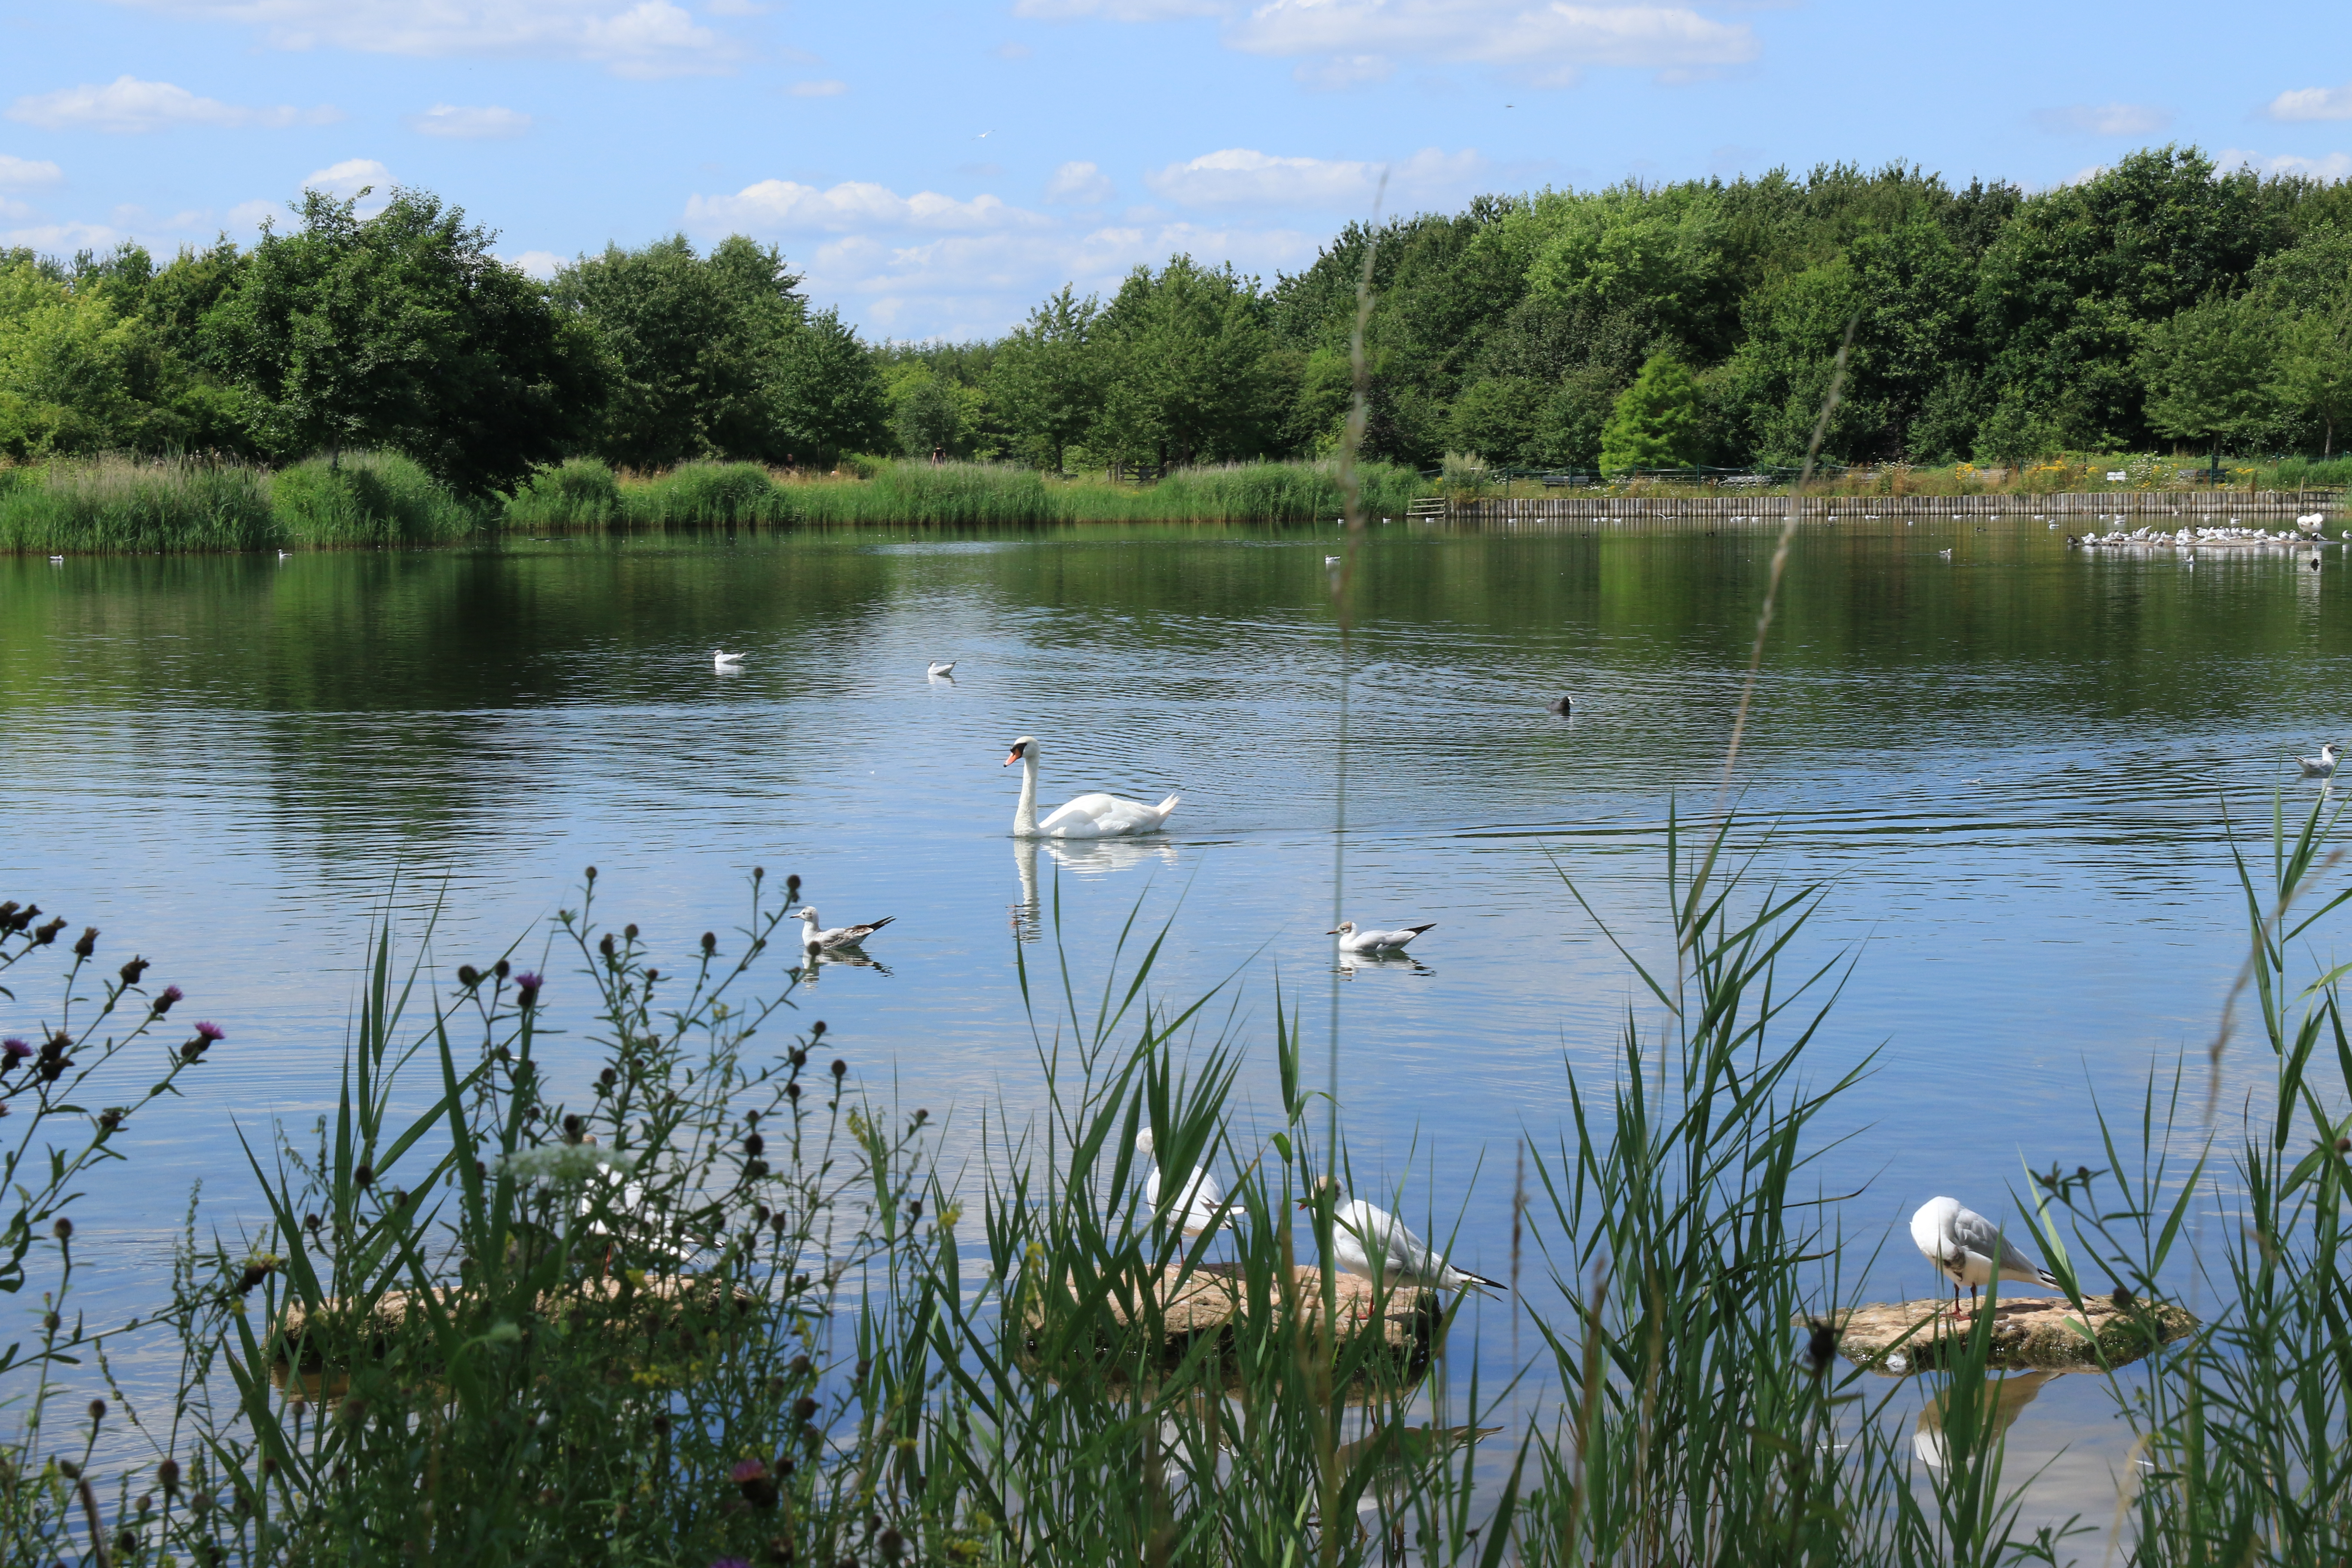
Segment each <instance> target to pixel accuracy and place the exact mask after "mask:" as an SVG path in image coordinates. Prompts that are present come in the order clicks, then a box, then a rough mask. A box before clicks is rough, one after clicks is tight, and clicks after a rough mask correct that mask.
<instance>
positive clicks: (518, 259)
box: [504, 250, 566, 283]
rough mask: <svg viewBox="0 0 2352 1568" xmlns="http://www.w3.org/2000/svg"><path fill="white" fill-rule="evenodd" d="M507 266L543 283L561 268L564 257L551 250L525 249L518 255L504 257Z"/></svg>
mask: <svg viewBox="0 0 2352 1568" xmlns="http://www.w3.org/2000/svg"><path fill="white" fill-rule="evenodd" d="M504 259H505V261H506V264H507V265H508V266H509V267H511V268H514V269H515V270H516V271H517V272H520V273H521V274H522V275H523V276H524V277H526V278H536V279H539V280H540V281H541V282H542V283H544V282H546V281H547V280H548V279H551V278H552V277H554V276H555V275H556V274H557V273H558V272H560V271H562V269H563V267H564V265H565V263H566V258H563V257H561V256H558V255H556V254H555V252H553V251H551V250H526V251H524V252H523V253H522V254H521V255H520V256H509V257H507V258H504Z"/></svg>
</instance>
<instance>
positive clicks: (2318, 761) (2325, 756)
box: [2295, 741, 2340, 779]
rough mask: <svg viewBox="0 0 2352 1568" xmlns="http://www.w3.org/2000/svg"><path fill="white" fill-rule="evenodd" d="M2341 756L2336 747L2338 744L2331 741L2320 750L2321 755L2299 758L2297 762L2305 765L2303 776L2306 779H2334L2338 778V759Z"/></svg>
mask: <svg viewBox="0 0 2352 1568" xmlns="http://www.w3.org/2000/svg"><path fill="white" fill-rule="evenodd" d="M2339 754H2340V753H2339V752H2337V750H2336V742H2333V741H2330V742H2327V743H2326V745H2324V746H2322V747H2320V748H2319V755H2317V756H2315V757H2297V758H2296V759H2295V761H2296V762H2298V763H2302V764H2303V776H2304V777H2305V778H2307V779H2332V778H2334V777H2335V776H2336V757H2337V756H2338V755H2339Z"/></svg>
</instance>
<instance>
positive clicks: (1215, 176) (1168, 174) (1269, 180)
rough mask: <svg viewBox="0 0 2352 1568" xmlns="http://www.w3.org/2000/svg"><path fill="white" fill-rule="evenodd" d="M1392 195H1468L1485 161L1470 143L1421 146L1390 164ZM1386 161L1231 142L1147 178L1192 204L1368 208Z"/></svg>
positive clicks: (1417, 198) (1158, 190)
mask: <svg viewBox="0 0 2352 1568" xmlns="http://www.w3.org/2000/svg"><path fill="white" fill-rule="evenodd" d="M1385 167H1386V172H1387V174H1388V199H1389V201H1390V202H1391V203H1396V202H1421V201H1427V200H1432V199H1443V198H1444V197H1448V196H1456V195H1461V194H1463V193H1464V192H1465V190H1466V188H1467V187H1468V186H1469V185H1470V184H1472V182H1474V181H1475V180H1476V179H1477V177H1478V175H1479V174H1480V173H1481V172H1482V171H1484V170H1485V168H1486V159H1484V158H1482V157H1480V156H1479V155H1478V153H1475V152H1474V151H1472V150H1470V149H1468V148H1465V149H1464V150H1463V151H1461V152H1459V153H1441V152H1439V151H1438V150H1437V149H1436V148H1434V147H1424V148H1423V149H1422V150H1421V151H1420V152H1418V153H1414V154H1413V155H1412V157H1410V158H1407V159H1404V160H1403V161H1402V162H1400V163H1391V164H1389V165H1386V166H1385ZM1382 169H1383V165H1381V164H1379V163H1359V162H1355V161H1350V160H1338V159H1328V158H1280V157H1276V156H1274V155H1272V154H1270V153H1258V152H1253V151H1251V150H1250V149H1249V148H1246V147H1228V148H1226V149H1225V150H1224V151H1223V152H1221V153H1205V154H1203V155H1202V156H1201V157H1198V158H1195V159H1193V160H1192V162H1191V163H1171V164H1169V165H1168V166H1167V167H1166V168H1164V169H1159V170H1155V171H1153V172H1152V173H1150V174H1146V175H1144V176H1143V183H1144V184H1147V185H1150V187H1151V189H1152V191H1153V193H1154V194H1156V195H1160V196H1163V197H1165V198H1166V199H1168V200H1169V201H1171V202H1181V203H1183V204H1184V205H1187V206H1283V207H1321V208H1326V209H1331V208H1339V209H1347V208H1354V207H1369V206H1370V205H1371V203H1372V200H1373V197H1374V195H1376V194H1377V193H1378V192H1379V191H1380V188H1381V173H1382Z"/></svg>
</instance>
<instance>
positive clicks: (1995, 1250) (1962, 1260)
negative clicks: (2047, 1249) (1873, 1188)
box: [1911, 1198, 2058, 1318]
mask: <svg viewBox="0 0 2352 1568" xmlns="http://www.w3.org/2000/svg"><path fill="white" fill-rule="evenodd" d="M1911 1239H1912V1240H1913V1241H1915V1242H1916V1243H1918V1246H1919V1250H1920V1251H1921V1252H1922V1253H1924V1254H1925V1255H1926V1256H1927V1261H1928V1262H1930V1263H1932V1264H1934V1265H1935V1266H1936V1267H1937V1269H1938V1270H1939V1271H1941V1272H1942V1274H1943V1275H1944V1277H1945V1278H1946V1279H1949V1280H1950V1281H1951V1282H1952V1316H1953V1317H1955V1318H1957V1317H1959V1316H1960V1315H1961V1313H1960V1287H1961V1286H1963V1285H1965V1286H1967V1287H1968V1288H1969V1311H1971V1312H1973V1311H1975V1310H1976V1306H1977V1288H1978V1287H1979V1286H1980V1285H1990V1284H1991V1283H1992V1282H1993V1281H1994V1280H1995V1279H2014V1280H2016V1281H2017V1282H2018V1283H2020V1284H2021V1285H2046V1286H2048V1287H2050V1288H2051V1289H2057V1287H2058V1277H2057V1276H2056V1275H2054V1274H2053V1273H2051V1272H2050V1270H2048V1269H2047V1268H2042V1266H2041V1265H2040V1264H2038V1263H2036V1262H2034V1261H2033V1259H2032V1258H2028V1257H2026V1256H2025V1254H2023V1253H2022V1252H2020V1251H2018V1250H2017V1248H2016V1247H2011V1245H2010V1244H2009V1238H2008V1237H2004V1236H2002V1235H2001V1233H2000V1226H1997V1225H1995V1224H1993V1222H1992V1221H1990V1220H1989V1219H1987V1218H1985V1216H1984V1215H1980V1214H1979V1213H1977V1212H1976V1211H1975V1210H1974V1209H1969V1208H1963V1207H1961V1206H1960V1201H1959V1200H1958V1198H1929V1199H1928V1200H1927V1205H1926V1206H1925V1207H1923V1208H1921V1209H1920V1211H1919V1212H1918V1213H1917V1214H1915V1215H1912V1216H1911ZM1995 1258H1999V1259H2000V1262H1999V1263H1995V1262H1994V1261H1993V1260H1994V1259H1995Z"/></svg>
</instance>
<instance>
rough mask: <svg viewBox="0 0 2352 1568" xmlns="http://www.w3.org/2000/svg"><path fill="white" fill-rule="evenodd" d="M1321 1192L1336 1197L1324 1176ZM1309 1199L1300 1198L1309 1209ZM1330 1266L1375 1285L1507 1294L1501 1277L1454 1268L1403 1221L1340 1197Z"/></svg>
mask: <svg viewBox="0 0 2352 1568" xmlns="http://www.w3.org/2000/svg"><path fill="white" fill-rule="evenodd" d="M1321 1190H1322V1191H1324V1192H1327V1193H1330V1194H1333V1195H1335V1196H1336V1195H1337V1194H1338V1191H1339V1188H1338V1185H1337V1184H1335V1183H1333V1182H1332V1181H1331V1179H1330V1178H1329V1177H1328V1176H1327V1177H1325V1178H1324V1180H1323V1182H1322V1184H1321ZM1314 1202H1315V1200H1314V1199H1313V1198H1301V1199H1299V1200H1298V1206H1299V1207H1300V1208H1307V1207H1311V1206H1312V1205H1313V1204H1314ZM1331 1264H1332V1267H1333V1268H1337V1269H1339V1272H1341V1273H1342V1274H1353V1275H1355V1276H1356V1277H1357V1278H1359V1279H1370V1280H1371V1281H1372V1282H1373V1283H1374V1284H1386V1285H1390V1286H1398V1285H1402V1286H1405V1287H1408V1288H1410V1289H1423V1290H1480V1291H1487V1292H1492V1291H1496V1290H1507V1289H1509V1287H1508V1286H1507V1285H1505V1284H1504V1283H1503V1282H1502V1281H1501V1280H1499V1279H1487V1278H1486V1276H1485V1275H1483V1274H1473V1273H1471V1272H1470V1271H1469V1270H1468V1269H1466V1268H1455V1267H1454V1265H1452V1264H1451V1263H1448V1262H1447V1261H1446V1260H1445V1259H1444V1258H1441V1257H1439V1256H1438V1255H1437V1254H1436V1253H1435V1252H1433V1251H1432V1250H1430V1247H1429V1244H1428V1243H1427V1242H1425V1241H1423V1240H1422V1239H1421V1237H1417V1236H1415V1235H1413V1233H1412V1231H1410V1230H1407V1229H1406V1228H1405V1226H1404V1222H1403V1221H1402V1220H1400V1219H1398V1218H1397V1216H1396V1215H1392V1214H1391V1213H1389V1212H1388V1211H1387V1210H1386V1209H1381V1208H1374V1207H1373V1206H1372V1205H1370V1204H1368V1203H1366V1202H1365V1201H1364V1200H1363V1199H1361V1198H1344V1199H1341V1200H1340V1201H1339V1203H1338V1204H1337V1205H1334V1206H1333V1208H1332V1210H1331Z"/></svg>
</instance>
